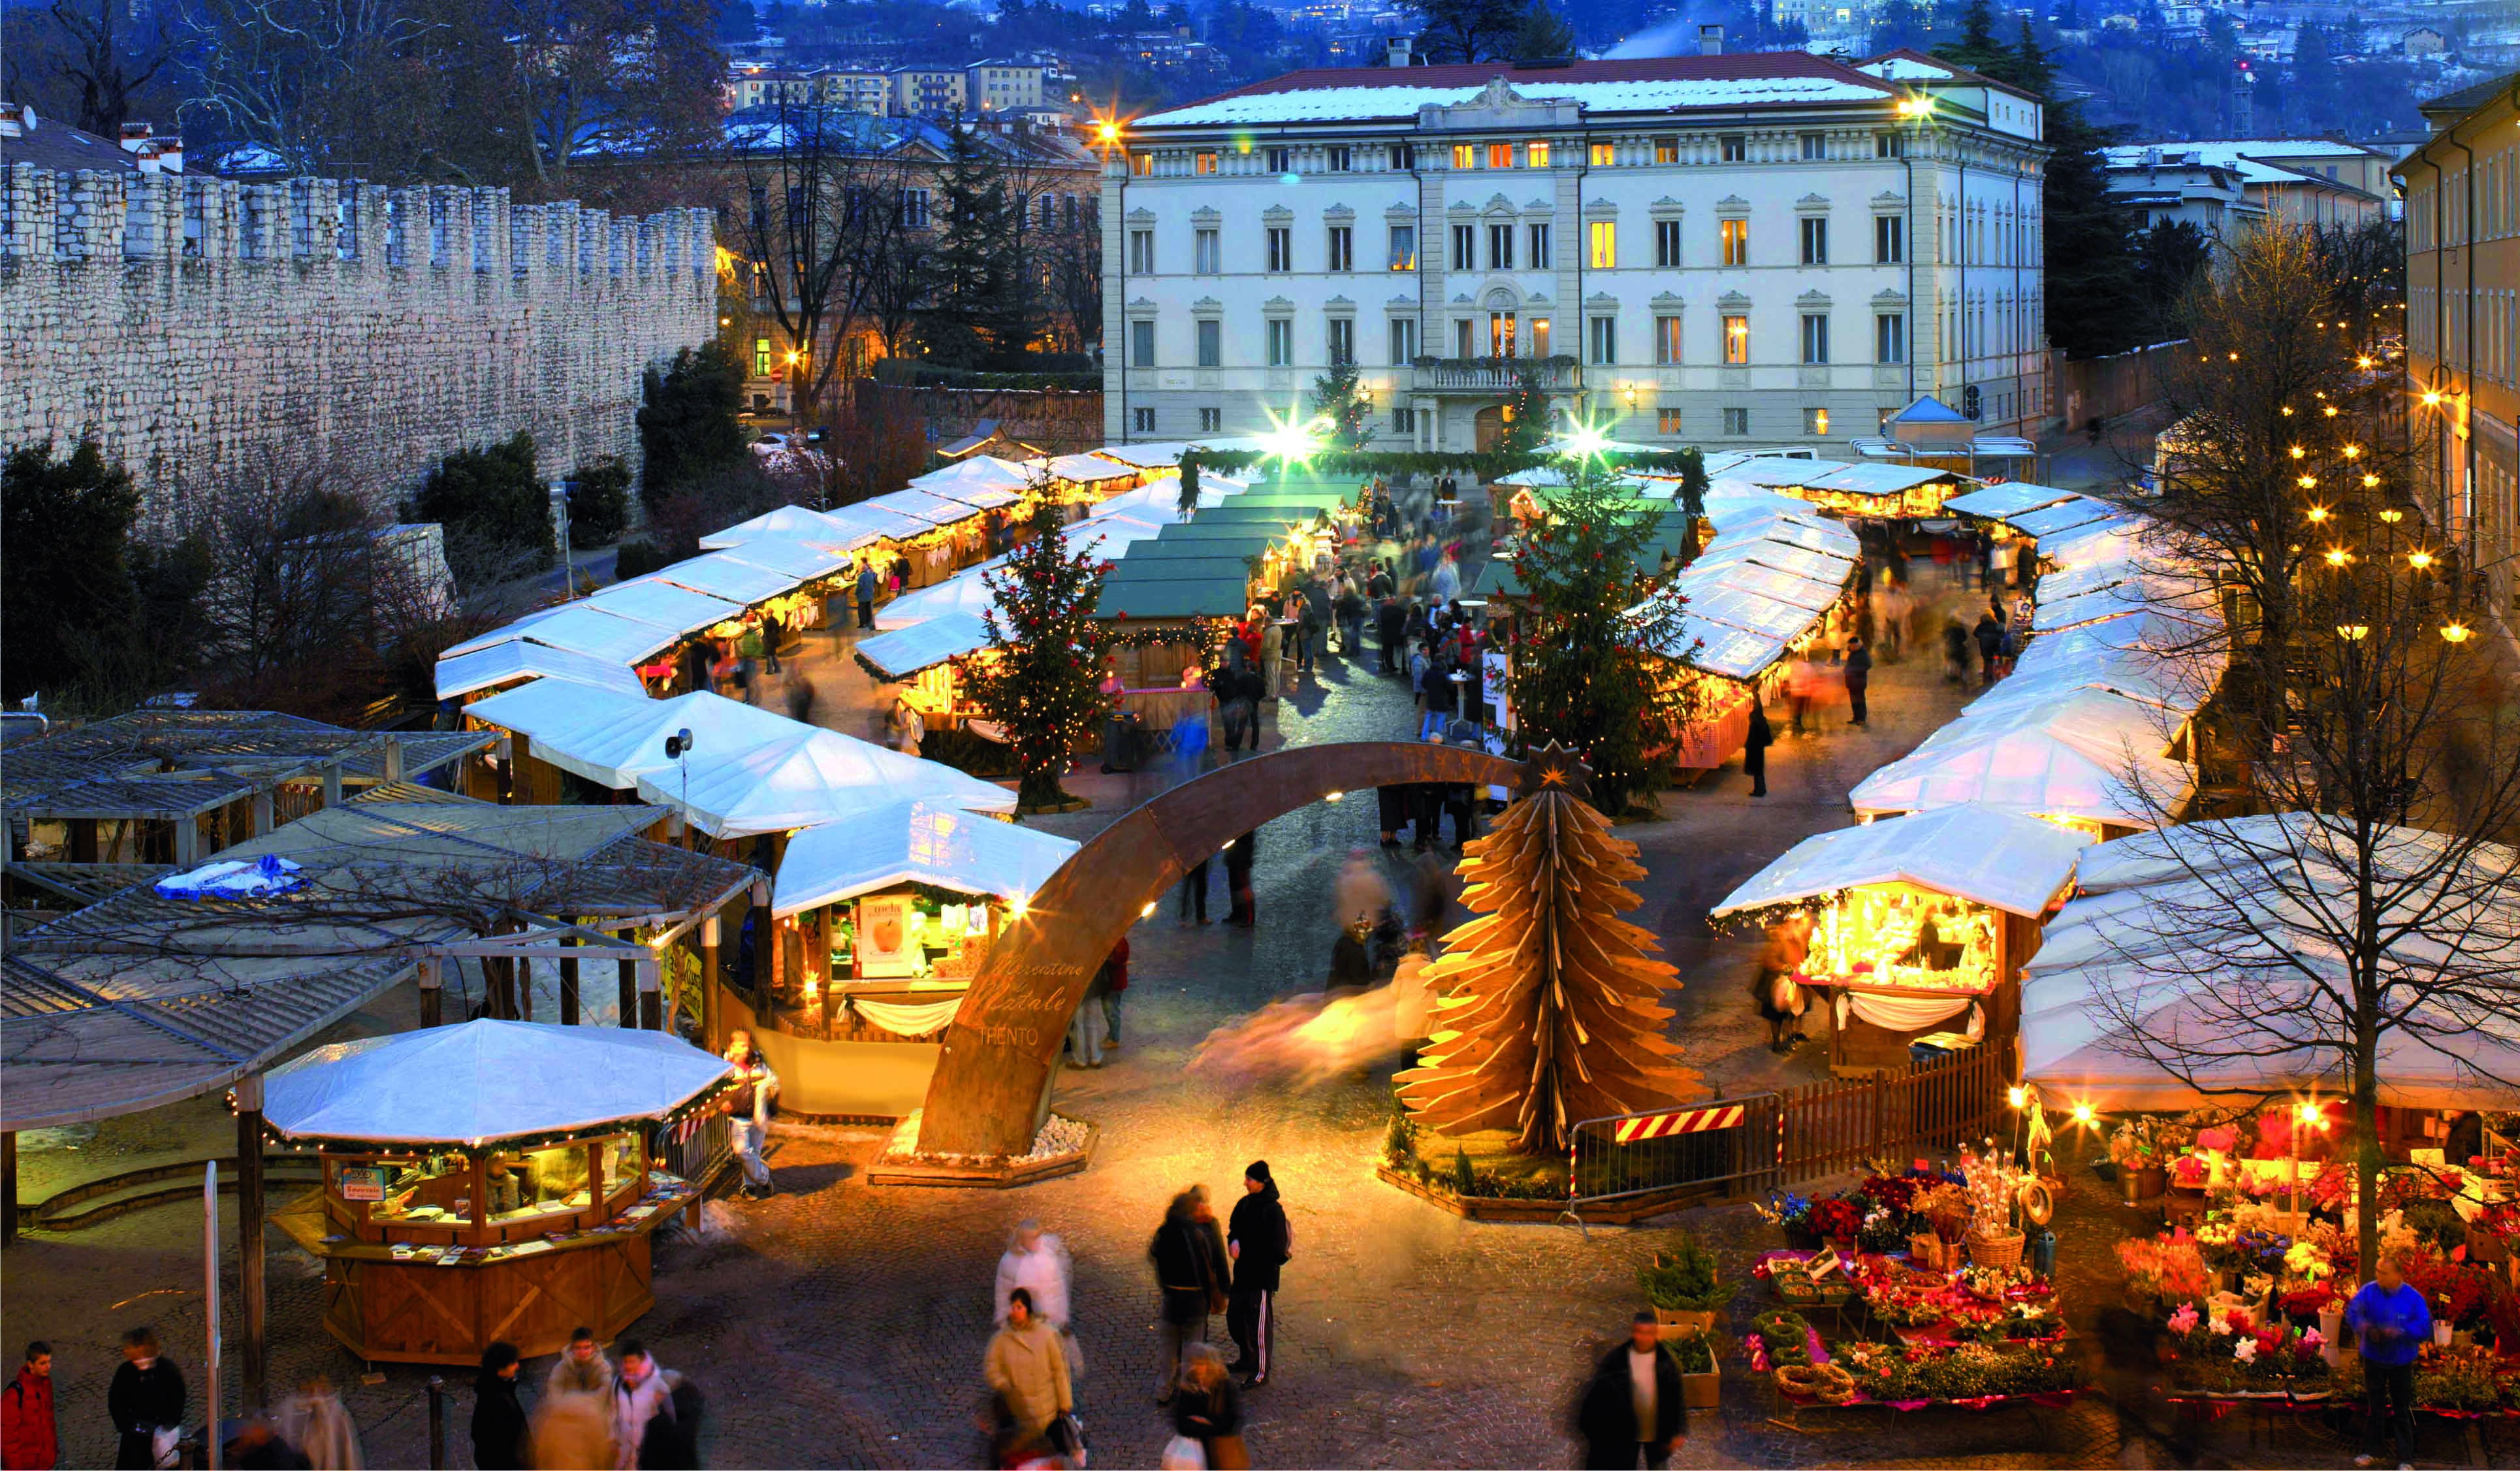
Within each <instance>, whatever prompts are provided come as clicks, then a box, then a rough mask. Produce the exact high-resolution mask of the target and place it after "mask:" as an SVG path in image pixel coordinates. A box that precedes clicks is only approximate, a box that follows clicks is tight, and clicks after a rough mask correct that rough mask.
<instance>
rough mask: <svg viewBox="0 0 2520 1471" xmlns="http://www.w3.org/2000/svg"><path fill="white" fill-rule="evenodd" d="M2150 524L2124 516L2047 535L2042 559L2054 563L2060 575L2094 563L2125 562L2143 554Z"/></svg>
mask: <svg viewBox="0 0 2520 1471" xmlns="http://www.w3.org/2000/svg"><path fill="white" fill-rule="evenodd" d="M2147 525H2148V523H2146V522H2145V521H2144V519H2143V518H2142V517H2139V516H2120V517H2115V518H2113V519H2110V520H2107V521H2094V522H2091V523H2088V524H2086V525H2083V526H2079V527H2076V528H2074V529H2072V530H2070V531H2063V532H2059V533H2057V534H2055V535H2051V536H2043V537H2041V538H2040V539H2039V560H2040V561H2042V562H2047V563H2050V564H2052V565H2053V566H2054V567H2055V568H2056V570H2057V571H2059V572H2063V571H2067V570H2069V569H2072V568H2077V567H2084V566H2088V565H2089V564H2091V563H2093V562H2123V561H2126V560H2127V559H2129V558H2131V557H2136V556H2138V555H2140V554H2141V553H2142V551H2143V533H2144V529H2145V527H2146V526H2147Z"/></svg>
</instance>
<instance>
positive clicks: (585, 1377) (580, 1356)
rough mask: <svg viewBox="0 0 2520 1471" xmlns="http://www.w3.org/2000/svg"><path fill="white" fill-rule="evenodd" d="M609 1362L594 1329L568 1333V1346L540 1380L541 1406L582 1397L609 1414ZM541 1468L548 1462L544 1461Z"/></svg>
mask: <svg viewBox="0 0 2520 1471" xmlns="http://www.w3.org/2000/svg"><path fill="white" fill-rule="evenodd" d="M612 1379H613V1372H612V1360H611V1359H608V1358H607V1357H605V1356H604V1350H603V1349H602V1348H601V1347H599V1346H598V1345H597V1344H596V1342H595V1330H594V1329H592V1328H588V1327H582V1326H581V1327H578V1328H573V1329H571V1330H570V1331H569V1335H568V1347H567V1348H565V1349H562V1350H561V1351H560V1358H559V1359H558V1360H557V1361H556V1362H554V1363H553V1364H552V1366H551V1374H550V1376H549V1377H547V1378H546V1379H544V1381H543V1403H545V1404H546V1405H548V1404H550V1403H551V1402H553V1401H555V1400H559V1399H561V1398H562V1397H564V1396H568V1395H585V1396H588V1397H590V1398H592V1399H595V1400H598V1401H600V1402H603V1404H604V1405H605V1406H606V1413H607V1414H609V1413H610V1412H611V1411H610V1408H609V1406H610V1405H611V1403H612ZM541 1464H543V1465H546V1466H548V1465H550V1464H551V1462H549V1461H543V1462H541Z"/></svg>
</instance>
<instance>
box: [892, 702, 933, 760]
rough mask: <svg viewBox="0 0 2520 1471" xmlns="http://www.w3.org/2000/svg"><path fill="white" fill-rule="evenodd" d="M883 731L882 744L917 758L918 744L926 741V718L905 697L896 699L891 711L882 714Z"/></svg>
mask: <svg viewBox="0 0 2520 1471" xmlns="http://www.w3.org/2000/svg"><path fill="white" fill-rule="evenodd" d="M883 729H884V742H883V743H884V744H885V745H886V746H889V747H891V748H892V749H893V750H895V751H898V752H900V753H901V754H902V755H904V756H917V755H918V754H919V743H920V742H922V741H923V740H925V739H927V721H926V718H925V717H924V716H922V715H921V714H920V713H919V709H918V707H917V706H914V705H912V704H911V703H910V697H909V696H907V695H902V696H898V697H896V698H895V699H894V700H893V702H892V709H891V710H889V711H887V712H885V713H884V717H883Z"/></svg>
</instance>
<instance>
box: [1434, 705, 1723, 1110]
mask: <svg viewBox="0 0 2520 1471" xmlns="http://www.w3.org/2000/svg"><path fill="white" fill-rule="evenodd" d="M1528 760H1529V764H1530V766H1531V767H1534V768H1537V771H1536V773H1532V774H1530V775H1529V776H1527V779H1529V780H1530V781H1531V783H1532V784H1531V787H1530V790H1528V791H1527V792H1526V794H1525V795H1524V796H1523V797H1522V798H1521V799H1520V800H1519V801H1517V802H1515V803H1514V804H1512V805H1511V806H1509V807H1507V808H1506V810H1505V815H1503V816H1502V817H1499V818H1498V819H1497V822H1496V826H1495V828H1494V829H1493V830H1491V831H1490V832H1489V834H1488V835H1487V836H1486V837H1484V838H1475V839H1472V840H1471V841H1470V843H1469V844H1468V845H1467V846H1466V848H1464V850H1463V858H1462V863H1461V873H1462V876H1463V879H1465V880H1467V881H1468V882H1467V887H1466V888H1464V889H1463V894H1462V902H1463V904H1464V905H1466V906H1467V907H1468V908H1469V910H1470V911H1471V912H1472V913H1473V914H1475V915H1477V916H1479V917H1478V918H1476V919H1473V920H1471V921H1470V922H1469V923H1468V924H1465V925H1463V926H1462V927H1461V928H1460V929H1458V930H1455V931H1454V932H1453V934H1452V936H1451V937H1450V940H1449V943H1448V944H1447V946H1446V949H1445V952H1444V958H1443V959H1441V960H1439V961H1437V962H1436V963H1435V966H1434V968H1433V969H1432V970H1430V971H1429V972H1428V973H1427V977H1426V981H1427V986H1428V988H1430V989H1431V990H1433V991H1435V992H1436V993H1437V994H1439V995H1440V996H1441V999H1440V1000H1438V1001H1437V1002H1436V1005H1435V1013H1434V1016H1433V1017H1432V1018H1431V1019H1430V1022H1431V1026H1432V1028H1433V1030H1434V1038H1433V1040H1431V1041H1430V1042H1428V1043H1427V1045H1426V1049H1425V1056H1424V1059H1423V1060H1422V1061H1421V1062H1420V1064H1419V1065H1418V1066H1417V1067H1415V1068H1411V1069H1409V1070H1408V1071H1406V1072H1404V1073H1402V1074H1400V1075H1399V1076H1398V1078H1396V1079H1395V1080H1394V1081H1396V1082H1398V1083H1399V1084H1400V1098H1401V1102H1402V1104H1403V1105H1404V1106H1405V1107H1406V1108H1407V1109H1408V1110H1409V1112H1410V1114H1411V1115H1412V1116H1413V1117H1414V1118H1415V1119H1416V1120H1417V1121H1418V1123H1419V1124H1422V1125H1424V1126H1427V1127H1430V1128H1433V1129H1436V1130H1438V1131H1449V1132H1452V1133H1468V1132H1473V1131H1476V1130H1480V1129H1491V1128H1498V1129H1505V1130H1508V1131H1509V1132H1511V1133H1512V1134H1513V1136H1514V1138H1513V1148H1514V1149H1515V1151H1516V1152H1518V1153H1521V1154H1557V1153H1562V1152H1563V1151H1564V1150H1565V1148H1566V1135H1567V1131H1568V1130H1569V1129H1571V1128H1573V1127H1574V1126H1576V1125H1577V1124H1580V1123H1582V1122H1583V1121H1585V1120H1587V1119H1600V1118H1607V1117H1610V1116H1612V1115H1616V1114H1626V1113H1635V1112H1638V1111H1640V1110H1643V1109H1648V1108H1653V1107H1656V1106H1659V1105H1663V1104H1668V1103H1675V1102H1678V1101H1680V1100H1681V1099H1682V1098H1683V1097H1685V1096H1687V1095H1688V1094H1691V1093H1694V1092H1696V1091H1697V1088H1698V1079H1697V1075H1696V1074H1694V1073H1692V1072H1690V1071H1689V1070H1688V1069H1686V1068H1683V1067H1681V1066H1680V1065H1679V1057H1680V1048H1679V1047H1678V1046H1677V1045H1675V1044H1674V1043H1673V1042H1672V1041H1671V1040H1670V1039H1669V1038H1667V1037H1665V1036H1664V1035H1663V1024H1664V1023H1665V1022H1667V1021H1669V1020H1670V1019H1671V1011H1670V1010H1669V1009H1668V1008H1667V1007H1665V1006H1663V1005H1662V1003H1661V997H1662V993H1663V992H1664V991H1666V990H1670V989H1675V988H1678V986H1679V984H1680V983H1679V980H1678V976H1677V973H1676V972H1675V971H1674V970H1673V969H1672V967H1671V966H1670V965H1669V964H1668V963H1667V962H1664V961H1660V960H1656V959H1653V958H1652V956H1653V954H1654V952H1655V951H1657V950H1659V949H1660V948H1661V946H1660V945H1659V944H1657V943H1655V942H1654V938H1653V934H1652V932H1651V931H1648V930H1645V929H1643V928H1642V927H1640V926H1638V925H1634V924H1630V923H1629V922H1628V921H1626V920H1623V919H1621V918H1619V917H1618V916H1619V914H1620V913H1621V912H1622V911H1625V910H1629V909H1634V908H1636V907H1637V906H1638V905H1639V904H1641V903H1643V899H1642V898H1640V897H1638V896H1637V893H1636V891H1635V890H1633V889H1630V888H1628V887H1627V886H1628V885H1630V884H1632V883H1634V882H1636V881H1637V880H1638V879H1641V878H1643V877H1644V873H1645V871H1644V870H1643V868H1641V867H1639V866H1638V865H1637V863H1636V853H1637V846H1636V845H1635V844H1633V843H1630V842H1627V841H1625V840H1624V839H1621V838H1620V837H1618V836H1617V835H1616V834H1615V833H1614V832H1612V831H1611V828H1610V822H1609V819H1608V818H1606V817H1603V816H1602V815H1601V814H1600V813H1599V812H1598V811H1596V810H1594V809H1593V807H1592V806H1591V805H1590V804H1587V803H1586V802H1585V801H1584V800H1583V798H1582V796H1581V795H1580V794H1579V792H1578V791H1577V790H1576V788H1577V787H1578V786H1579V784H1580V783H1581V781H1582V773H1581V768H1580V767H1578V766H1576V764H1575V761H1574V756H1573V753H1571V752H1569V751H1567V750H1566V749H1564V748H1563V747H1556V746H1553V747H1549V748H1546V749H1544V750H1541V751H1538V752H1535V753H1533V754H1532V756H1531V757H1530V758H1528Z"/></svg>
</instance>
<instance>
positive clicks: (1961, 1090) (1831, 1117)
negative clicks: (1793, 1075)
mask: <svg viewBox="0 0 2520 1471" xmlns="http://www.w3.org/2000/svg"><path fill="white" fill-rule="evenodd" d="M2004 1060H2005V1059H2004V1056H2003V1051H2002V1050H2001V1049H1998V1048H1994V1047H1974V1048H1971V1049H1970V1050H1969V1051H1967V1052H1963V1053H1959V1054H1957V1055H1955V1056H1952V1057H1948V1058H1944V1059H1942V1060H1941V1061H1938V1062H1930V1063H1912V1064H1910V1065H1909V1067H1908V1069H1907V1071H1905V1072H1904V1073H1885V1074H1883V1075H1881V1076H1879V1077H1876V1078H1870V1079H1862V1078H1858V1079H1836V1080H1829V1081H1826V1082H1813V1083H1805V1084H1803V1085H1802V1086H1800V1087H1793V1088H1787V1089H1785V1090H1783V1091H1782V1092H1781V1093H1779V1094H1778V1108H1780V1109H1782V1110H1783V1112H1784V1144H1783V1151H1782V1153H1783V1158H1782V1160H1781V1161H1779V1171H1778V1173H1779V1176H1780V1177H1779V1179H1778V1185H1779V1186H1783V1185H1787V1184H1791V1183H1793V1182H1794V1181H1796V1180H1805V1179H1811V1178H1814V1177H1816V1176H1819V1175H1823V1174H1835V1173H1838V1172H1841V1171H1848V1170H1855V1169H1860V1168H1861V1167H1862V1166H1863V1165H1864V1163H1865V1161H1867V1160H1875V1159H1890V1160H1906V1159H1910V1158H1913V1156H1914V1155H1915V1154H1916V1153H1918V1152H1919V1151H1924V1152H1929V1153H1930V1152H1934V1151H1946V1150H1952V1149H1957V1148H1958V1147H1959V1146H1960V1145H1961V1144H1963V1143H1968V1142H1973V1141H1975V1140H1977V1139H1981V1138H1984V1137H1986V1136H1988V1135H1989V1134H1992V1133H1994V1132H1995V1131H1996V1126H1997V1125H1998V1124H1999V1123H2000V1122H2001V1120H2002V1117H2003V1090H2004V1087H2005V1085H2006V1084H2007V1083H2009V1082H2010V1081H2011V1079H2010V1077H2009V1076H2008V1075H2007V1073H2006V1072H2005V1071H2004V1068H2003V1063H2004Z"/></svg>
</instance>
